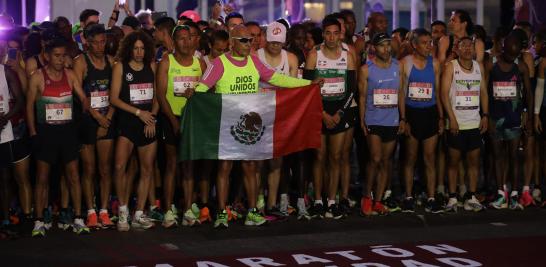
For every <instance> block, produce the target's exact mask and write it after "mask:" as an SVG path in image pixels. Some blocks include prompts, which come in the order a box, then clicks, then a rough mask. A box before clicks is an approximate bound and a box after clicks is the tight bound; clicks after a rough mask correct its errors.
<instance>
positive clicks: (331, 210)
mask: <svg viewBox="0 0 546 267" xmlns="http://www.w3.org/2000/svg"><path fill="white" fill-rule="evenodd" d="M324 217H326V218H328V219H334V220H338V219H341V218H343V212H341V209H340V208H339V205H338V204H332V205H330V207H328V209H327V210H326V213H325V214H324Z"/></svg>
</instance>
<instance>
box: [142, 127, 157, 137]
mask: <svg viewBox="0 0 546 267" xmlns="http://www.w3.org/2000/svg"><path fill="white" fill-rule="evenodd" d="M144 136H146V138H153V137H154V136H155V124H154V125H146V126H144Z"/></svg>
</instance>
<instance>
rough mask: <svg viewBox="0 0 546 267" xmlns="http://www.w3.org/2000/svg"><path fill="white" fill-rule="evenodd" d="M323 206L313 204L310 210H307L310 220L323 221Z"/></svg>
mask: <svg viewBox="0 0 546 267" xmlns="http://www.w3.org/2000/svg"><path fill="white" fill-rule="evenodd" d="M324 213H325V210H324V206H323V205H322V204H319V203H315V204H314V205H313V206H311V208H310V209H309V214H310V215H311V218H313V219H315V218H317V219H323V218H324Z"/></svg>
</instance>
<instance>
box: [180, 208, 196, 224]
mask: <svg viewBox="0 0 546 267" xmlns="http://www.w3.org/2000/svg"><path fill="white" fill-rule="evenodd" d="M198 222H199V221H198V220H197V217H195V213H193V211H192V210H191V209H188V210H187V211H186V212H185V213H184V216H182V226H194V225H195V223H198Z"/></svg>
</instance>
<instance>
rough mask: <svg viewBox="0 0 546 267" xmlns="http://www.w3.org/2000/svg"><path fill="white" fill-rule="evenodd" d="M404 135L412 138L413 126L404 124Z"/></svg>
mask: <svg viewBox="0 0 546 267" xmlns="http://www.w3.org/2000/svg"><path fill="white" fill-rule="evenodd" d="M403 133H404V135H406V136H410V135H411V125H410V124H409V123H407V122H404V132H403Z"/></svg>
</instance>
